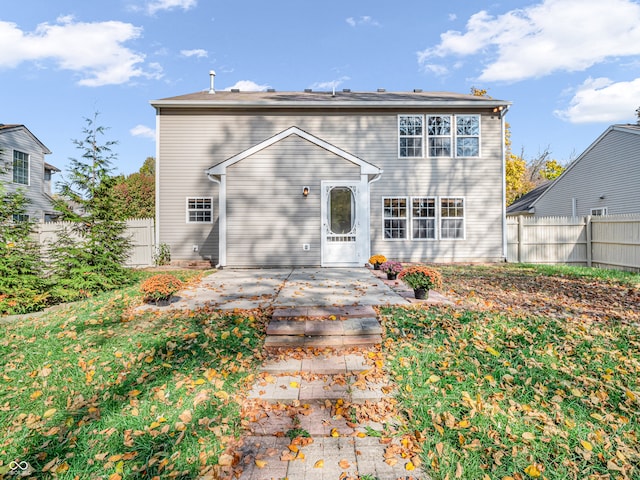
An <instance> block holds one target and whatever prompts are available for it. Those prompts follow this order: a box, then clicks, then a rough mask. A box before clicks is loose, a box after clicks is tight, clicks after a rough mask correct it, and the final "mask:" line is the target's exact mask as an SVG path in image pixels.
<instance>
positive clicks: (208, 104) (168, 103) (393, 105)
mask: <svg viewBox="0 0 640 480" xmlns="http://www.w3.org/2000/svg"><path fill="white" fill-rule="evenodd" d="M150 104H151V105H152V106H153V107H156V108H167V107H177V108H181V107H196V108H238V109H241V108H252V109H262V108H268V109H282V108H304V109H312V108H318V109H320V108H322V109H327V108H359V109H361V108H366V109H399V108H407V109H410V108H425V107H428V108H451V107H455V108H477V109H486V108H494V107H496V106H498V107H500V106H502V107H508V106H509V105H511V103H510V102H504V101H495V100H494V101H489V100H486V101H485V100H482V101H474V102H469V101H462V100H446V101H443V100H432V101H409V102H392V101H388V102H369V101H284V102H273V101H267V100H265V101H253V102H243V101H231V100H218V101H211V100H152V101H151V102H150Z"/></svg>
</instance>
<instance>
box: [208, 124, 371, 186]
mask: <svg viewBox="0 0 640 480" xmlns="http://www.w3.org/2000/svg"><path fill="white" fill-rule="evenodd" d="M291 135H297V136H298V137H300V138H303V139H304V140H307V141H309V142H310V143H312V144H314V145H317V146H318V147H320V148H323V149H325V150H327V151H329V152H331V153H333V154H335V155H337V156H339V157H341V158H344V159H345V160H347V161H349V162H351V163H354V164H355V165H358V166H359V167H360V171H361V174H363V175H378V174H380V173H382V170H381V169H380V168H378V167H376V166H375V165H373V164H371V163H369V162H367V161H365V160H362V159H361V158H359V157H356V156H355V155H352V154H351V153H349V152H346V151H345V150H342V149H341V148H338V147H336V146H335V145H332V144H330V143H329V142H326V141H324V140H322V139H321V138H318V137H316V136H315V135H312V134H310V133H308V132H305V131H304V130H302V129H300V128H298V127H289V128H287V129H286V130H283V131H282V132H280V133H278V134H276V135H274V136H273V137H270V138H267V139H266V140H264V141H262V142H260V143H258V144H256V145H254V146H253V147H250V148H248V149H246V150H244V151H242V152H240V153H238V154H237V155H234V156H233V157H231V158H228V159H227V160H225V161H223V162H220V163H218V164H217V165H214V166H213V167H211V168H209V169H207V170H205V173H206V174H207V175H223V174H225V173H226V169H227V167H229V166H231V165H233V164H235V163H237V162H239V161H241V160H244V159H245V158H247V157H249V156H251V155H253V154H255V153H257V152H259V151H261V150H264V149H265V148H268V147H270V146H271V145H274V144H275V143H278V142H279V141H281V140H283V139H285V138H287V137H289V136H291Z"/></svg>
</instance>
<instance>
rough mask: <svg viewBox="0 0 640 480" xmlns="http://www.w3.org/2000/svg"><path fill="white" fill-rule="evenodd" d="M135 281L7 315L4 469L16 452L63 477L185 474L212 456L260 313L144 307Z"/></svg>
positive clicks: (227, 433)
mask: <svg viewBox="0 0 640 480" xmlns="http://www.w3.org/2000/svg"><path fill="white" fill-rule="evenodd" d="M172 273H178V274H179V275H180V276H181V277H182V278H183V279H186V276H188V275H189V274H188V273H184V272H172ZM145 275H147V274H141V277H144V276H145ZM138 288H139V282H138V283H136V285H133V286H131V287H128V288H124V289H122V290H119V291H116V292H111V293H107V294H103V295H99V296H96V297H94V298H92V299H90V300H87V301H83V302H77V303H74V304H69V305H66V306H63V307H58V308H57V309H54V310H52V311H50V312H46V313H44V314H41V315H38V316H33V317H22V318H19V319H14V320H10V321H7V320H5V321H4V322H3V323H2V325H0V328H2V334H1V335H2V336H1V337H0V371H1V372H2V373H1V374H0V477H2V476H3V474H6V473H7V471H8V469H9V464H10V463H11V462H12V461H18V462H28V463H29V464H30V465H31V466H32V467H33V468H34V469H35V470H36V471H38V472H39V471H42V470H43V469H44V470H47V471H48V474H49V475H53V476H55V478H60V479H74V478H80V479H102V478H109V477H111V476H112V475H115V477H113V478H118V475H119V476H120V477H122V478H126V479H143V478H144V479H147V478H149V479H151V478H153V477H154V476H157V477H159V478H176V479H188V478H189V479H190V478H195V477H197V476H198V474H201V473H203V472H206V471H208V470H210V469H211V468H212V466H213V465H215V464H216V463H217V458H218V455H219V454H220V452H221V450H222V448H223V445H224V444H225V442H226V441H227V440H229V439H230V438H232V437H234V436H236V435H237V434H238V432H239V423H240V418H239V406H238V402H236V401H235V398H234V395H236V394H237V393H238V392H239V391H240V390H241V389H242V387H243V386H244V385H245V382H247V379H248V378H250V375H251V374H252V373H253V372H254V370H255V366H256V364H257V363H258V362H259V361H260V359H261V352H262V343H263V338H264V319H263V318H261V317H260V315H259V314H258V313H256V312H236V313H233V314H220V313H216V312H206V311H201V312H195V313H194V312H173V313H164V314H156V313H147V314H139V313H135V312H133V310H132V307H135V306H136V305H139V304H140V303H141V298H140V295H139V294H138Z"/></svg>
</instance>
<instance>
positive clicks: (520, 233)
mask: <svg viewBox="0 0 640 480" xmlns="http://www.w3.org/2000/svg"><path fill="white" fill-rule="evenodd" d="M523 240H524V225H523V222H522V215H518V243H517V245H518V263H522V242H523Z"/></svg>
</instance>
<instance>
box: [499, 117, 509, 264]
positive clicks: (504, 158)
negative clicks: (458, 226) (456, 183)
mask: <svg viewBox="0 0 640 480" xmlns="http://www.w3.org/2000/svg"><path fill="white" fill-rule="evenodd" d="M508 110H509V105H507V106H506V107H505V108H504V109H502V110H501V111H500V120H501V125H502V126H501V128H502V259H503V262H506V261H507V258H508V239H507V178H506V177H507V147H506V144H505V134H506V124H505V119H504V117H505V115H506V114H507V111H508Z"/></svg>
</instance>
